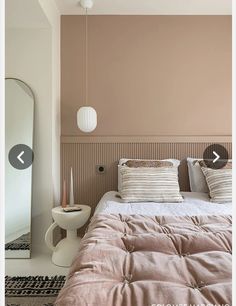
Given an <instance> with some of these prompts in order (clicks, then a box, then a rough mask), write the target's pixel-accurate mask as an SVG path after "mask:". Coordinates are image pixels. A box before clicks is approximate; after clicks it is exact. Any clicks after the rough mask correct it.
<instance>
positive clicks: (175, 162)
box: [118, 158, 180, 192]
mask: <svg viewBox="0 0 236 306" xmlns="http://www.w3.org/2000/svg"><path fill="white" fill-rule="evenodd" d="M128 160H144V161H149V160H151V161H153V160H156V159H141V158H139V159H137V158H136V159H134V158H121V159H120V160H119V164H118V191H119V192H120V191H121V182H122V178H121V173H120V167H119V166H122V165H123V164H124V163H126V162H127V161H128ZM161 161H169V162H172V163H173V166H174V167H178V166H179V164H180V161H179V160H178V159H162V160H161Z"/></svg>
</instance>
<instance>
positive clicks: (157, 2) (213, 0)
mask: <svg viewBox="0 0 236 306" xmlns="http://www.w3.org/2000/svg"><path fill="white" fill-rule="evenodd" d="M19 2H20V1H19ZM55 2H56V4H57V6H58V8H59V10H60V13H61V14H62V15H81V14H84V11H83V9H82V8H81V7H80V5H79V4H78V3H79V1H78V0H55ZM89 14H91V15H231V14H232V1H231V0H94V6H93V8H92V9H91V10H89Z"/></svg>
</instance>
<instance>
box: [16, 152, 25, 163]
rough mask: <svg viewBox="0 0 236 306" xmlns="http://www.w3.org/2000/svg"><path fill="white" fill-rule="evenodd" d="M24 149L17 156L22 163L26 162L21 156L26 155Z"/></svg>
mask: <svg viewBox="0 0 236 306" xmlns="http://www.w3.org/2000/svg"><path fill="white" fill-rule="evenodd" d="M24 153H25V152H24V151H22V152H21V153H20V154H19V155H18V156H17V158H18V159H19V161H20V162H21V163H22V164H24V163H25V162H24V160H23V159H22V158H21V156H22V155H24Z"/></svg>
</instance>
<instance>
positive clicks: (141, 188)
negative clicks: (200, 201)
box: [119, 166, 183, 203]
mask: <svg viewBox="0 0 236 306" xmlns="http://www.w3.org/2000/svg"><path fill="white" fill-rule="evenodd" d="M119 167H120V169H119V170H120V173H121V178H122V184H121V192H120V194H121V198H122V199H123V201H124V202H145V201H148V202H159V203H164V202H168V203H172V202H173V203H176V202H183V198H182V196H181V194H180V192H179V183H178V170H177V167H160V168H141V167H140V168H129V167H126V166H119Z"/></svg>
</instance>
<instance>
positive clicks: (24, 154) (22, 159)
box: [8, 144, 34, 170]
mask: <svg viewBox="0 0 236 306" xmlns="http://www.w3.org/2000/svg"><path fill="white" fill-rule="evenodd" d="M8 160H9V162H10V164H11V165H12V167H14V168H16V169H18V170H24V169H26V168H28V167H30V166H31V165H32V163H33V160H34V152H33V151H32V149H31V148H30V147H29V146H27V145H25V144H18V145H15V146H14V147H12V148H11V150H10V151H9V154H8Z"/></svg>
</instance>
